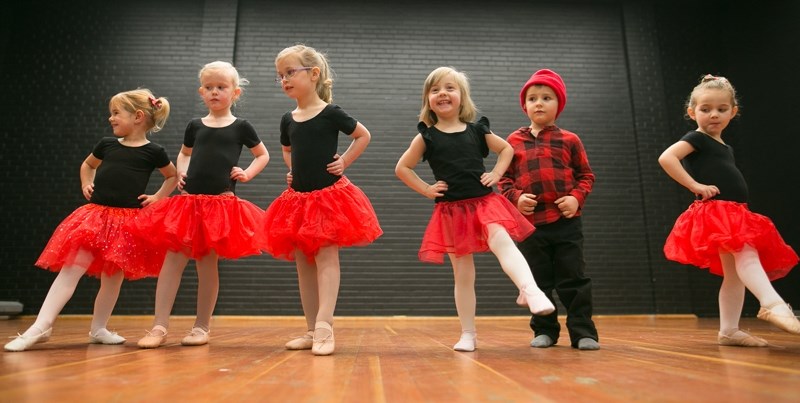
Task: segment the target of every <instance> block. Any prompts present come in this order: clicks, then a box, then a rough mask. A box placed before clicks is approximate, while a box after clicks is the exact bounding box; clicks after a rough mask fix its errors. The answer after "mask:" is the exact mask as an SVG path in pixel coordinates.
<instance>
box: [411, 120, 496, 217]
mask: <svg viewBox="0 0 800 403" xmlns="http://www.w3.org/2000/svg"><path fill="white" fill-rule="evenodd" d="M488 125H489V120H488V119H487V118H486V117H483V118H481V119H480V120H479V121H478V122H477V123H467V128H466V129H464V131H461V132H455V133H445V132H442V131H440V130H439V129H437V128H436V127H435V126H431V127H427V126H426V125H425V123H422V122H420V123H419V125H418V126H417V128H418V129H419V131H420V134H421V135H422V138H423V140H424V141H425V153H424V154H423V156H422V158H423V160H427V161H428V163H429V164H430V166H431V170H432V171H433V176H434V178H436V180H437V181H444V182H446V183H447V191H446V192H445V193H444V196H443V197H439V198H437V199H436V202H437V203H438V202H442V201H456V200H463V199H469V198H473V197H480V196H485V195H487V194H489V193H491V192H492V189H491V188H488V187H486V186H483V184H481V175H483V173H485V172H486V167H485V166H484V164H483V159H484V158H486V156H488V155H489V147H488V146H487V144H486V134H487V133H489V132H490V130H489V127H488Z"/></svg>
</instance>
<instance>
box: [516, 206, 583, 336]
mask: <svg viewBox="0 0 800 403" xmlns="http://www.w3.org/2000/svg"><path fill="white" fill-rule="evenodd" d="M518 246H519V250H520V251H521V252H522V254H523V255H524V256H525V260H527V261H528V265H530V266H531V271H532V272H533V278H534V279H536V283H537V284H538V285H539V288H541V289H542V291H544V293H545V295H547V298H549V299H550V301H553V290H555V291H556V293H558V298H559V299H560V300H561V302H562V303H563V304H564V307H566V308H567V330H568V331H569V338H570V342H571V344H572V347H577V346H578V340H580V339H582V338H585V337H588V338H590V339H594V340H595V341H598V338H597V328H596V327H595V326H594V322H593V321H592V280H591V279H589V278H588V277H586V276H584V274H583V271H584V268H585V267H586V262H585V261H584V260H583V224H582V222H581V217H575V218H571V219H569V218H561V219H560V220H558V221H556V222H554V223H552V224H545V225H537V226H536V231H534V233H533V235H531V236H529V237H528V238H527V239H525V240H524V241H522V242H520V243H519V244H518ZM553 304H554V305H555V301H553ZM531 329H533V332H534V334H535V335H536V336H539V335H542V334H545V335H548V336H550V338H552V339H553V341H554V342H557V341H558V336H559V333H560V331H561V325H560V324H559V323H558V308H556V311H555V312H553V313H551V314H550V315H546V316H535V315H534V316H531Z"/></svg>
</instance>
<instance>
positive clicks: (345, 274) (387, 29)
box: [0, 0, 800, 315]
mask: <svg viewBox="0 0 800 403" xmlns="http://www.w3.org/2000/svg"><path fill="white" fill-rule="evenodd" d="M15 3H16V4H13V5H11V6H10V7H9V6H7V7H6V10H7V13H4V23H3V24H0V26H2V28H0V30H2V31H0V33H2V34H3V35H2V39H0V41H2V42H0V54H2V59H0V80H2V83H3V84H4V85H3V87H4V91H3V96H2V97H0V121H2V122H3V125H2V129H0V138H1V139H2V144H3V147H2V150H3V151H2V152H3V155H2V161H0V164H2V167H3V168H4V169H2V171H0V172H2V173H0V175H2V184H3V190H4V191H3V197H2V213H1V215H0V217H1V219H2V222H0V244H2V249H0V266H1V267H2V269H0V300H19V301H21V302H23V303H24V304H25V312H26V313H31V314H32V313H36V312H37V311H38V309H39V306H40V305H41V302H42V300H43V299H44V296H45V294H46V292H47V289H48V288H49V286H50V284H51V282H52V279H53V278H54V274H53V273H49V272H46V271H44V270H39V269H36V268H34V267H33V262H34V261H35V260H36V258H37V256H38V254H39V253H40V252H41V250H42V248H43V246H44V245H45V243H46V242H47V240H48V238H49V237H50V235H51V233H52V231H53V230H54V229H55V227H56V226H57V225H58V223H59V222H60V221H61V220H62V219H63V218H64V217H66V216H67V215H68V214H69V213H70V212H71V211H72V210H74V209H75V208H76V207H77V206H79V205H80V204H82V203H83V202H84V201H83V200H82V197H81V194H80V182H79V178H78V168H79V166H80V163H81V162H82V161H83V159H84V158H85V157H86V155H87V154H88V153H89V152H90V151H91V149H92V146H93V145H94V144H95V143H96V142H97V140H98V139H99V138H100V137H102V136H108V135H111V131H110V130H109V127H108V123H107V120H106V119H107V116H108V112H107V102H108V99H109V98H110V97H111V96H112V95H113V94H115V93H117V92H119V91H124V90H128V89H132V88H136V87H147V88H150V89H151V90H153V91H154V92H155V93H156V94H157V95H159V96H166V97H168V98H169V99H170V101H171V104H172V115H171V117H170V120H169V121H168V123H167V126H166V128H165V129H164V130H163V131H162V132H160V133H158V134H156V135H155V136H154V137H153V138H152V140H153V141H155V142H158V143H161V144H162V145H164V146H166V147H167V149H168V151H169V153H170V156H171V157H172V158H173V159H174V158H175V156H176V155H177V152H178V150H179V147H180V143H181V140H182V136H183V129H184V127H185V124H186V122H188V120H189V119H190V118H192V117H197V116H201V115H202V114H204V113H205V111H204V108H203V105H202V102H201V101H200V99H199V96H198V95H197V92H196V89H197V87H198V83H197V71H198V70H199V68H200V67H201V66H202V65H203V64H204V63H207V62H209V61H213V60H217V59H221V60H228V61H232V62H233V63H234V64H235V65H236V66H237V67H238V68H239V71H240V73H241V74H242V75H243V76H244V77H247V78H248V79H249V80H250V82H251V84H250V85H249V86H248V87H247V88H246V89H245V95H244V97H243V100H242V101H241V102H240V103H239V104H238V106H237V107H236V110H235V114H236V115H237V116H240V117H243V118H246V119H248V120H250V121H251V122H252V123H253V124H254V126H255V127H256V129H257V130H258V131H259V134H260V135H261V138H262V140H263V141H264V143H265V144H266V146H267V148H268V149H269V151H270V152H271V155H272V160H271V162H270V164H269V165H268V166H267V168H266V169H265V171H264V172H263V173H262V174H261V175H260V176H259V177H257V178H256V179H255V180H253V181H252V182H250V183H247V184H243V185H242V186H240V187H238V188H237V190H238V191H239V196H240V197H243V198H245V199H248V200H250V201H252V202H254V203H256V204H257V205H259V206H261V207H263V208H266V207H267V206H268V205H269V203H270V202H271V201H272V199H274V198H275V197H276V196H277V195H278V194H279V193H280V191H281V190H282V189H283V188H284V187H285V182H284V180H283V177H284V175H285V172H286V169H285V166H283V163H282V160H281V157H280V145H279V141H278V122H279V119H280V116H281V115H282V113H284V112H285V111H286V110H288V109H290V108H292V107H293V101H292V100H290V99H288V98H287V97H286V96H285V95H283V93H282V92H281V91H280V89H279V88H276V87H275V86H274V83H273V82H272V79H273V77H274V76H275V71H274V64H273V61H274V57H275V54H276V53H277V52H278V51H279V50H280V49H282V48H284V47H286V46H289V45H292V44H295V43H298V42H303V43H306V44H309V45H311V46H314V47H316V48H318V49H320V50H323V51H325V52H327V53H328V56H329V58H330V62H331V66H332V67H333V69H334V70H335V72H336V74H337V76H336V82H335V85H334V102H335V103H337V104H339V105H340V106H342V107H343V108H344V109H345V110H347V111H348V112H349V113H350V114H351V115H353V116H354V117H356V118H357V119H359V120H360V121H361V122H362V123H364V125H365V126H366V127H367V128H369V129H370V131H371V132H372V135H373V137H372V138H373V141H372V143H371V144H370V147H369V148H368V150H367V152H366V153H365V154H364V155H363V156H362V157H361V159H359V161H358V162H357V163H356V164H355V165H354V166H353V167H352V168H351V169H350V170H349V171H348V176H349V177H350V178H351V179H352V180H353V181H354V182H355V183H357V184H358V185H359V186H360V187H361V188H362V189H363V190H364V191H365V192H366V193H367V194H368V195H369V197H370V198H371V200H372V201H373V204H374V206H375V208H376V210H377V213H378V216H379V218H380V220H381V224H382V226H383V229H384V232H385V234H384V236H383V237H382V238H380V239H379V240H378V241H377V242H376V243H374V244H373V245H370V246H368V247H365V248H354V249H347V250H344V251H343V252H342V254H341V258H342V289H341V293H340V298H339V305H338V309H337V314H339V315H454V314H455V309H454V306H453V302H452V270H451V269H450V267H449V265H443V266H436V265H428V264H422V263H420V262H418V261H417V259H416V252H417V247H418V246H419V242H420V239H421V236H422V233H423V231H424V228H425V224H426V223H427V219H428V217H429V215H430V211H431V210H432V203H431V202H430V201H429V200H427V199H425V198H423V197H421V196H419V195H417V194H416V193H414V192H413V191H411V190H410V189H408V188H406V187H405V186H404V185H403V184H402V183H401V182H400V181H399V180H397V179H396V178H395V176H394V172H393V169H394V165H395V163H396V161H397V158H398V157H399V156H400V154H402V152H403V151H404V150H405V148H406V147H407V146H408V144H409V142H410V140H411V138H412V137H413V136H414V135H415V134H416V132H415V125H416V121H417V113H418V111H419V106H420V100H421V88H422V82H423V80H424V79H425V77H426V76H427V74H428V73H429V72H430V71H431V70H432V69H434V68H435V67H438V66H442V65H450V66H454V67H456V68H458V69H460V70H463V71H465V72H466V73H467V74H468V75H469V76H470V77H471V81H472V87H473V99H474V100H475V102H476V103H477V105H478V106H479V108H480V109H481V111H482V113H483V114H484V115H486V116H488V117H489V118H490V120H491V121H492V129H493V130H494V132H495V133H497V134H499V135H501V136H505V135H507V134H508V133H510V132H511V131H513V130H514V129H516V128H518V127H520V126H523V125H526V124H527V123H526V116H525V115H524V114H523V113H522V111H521V110H520V109H519V105H518V97H517V94H518V91H519V88H520V87H521V85H522V84H523V83H524V82H525V81H526V80H527V78H528V77H529V76H530V74H531V73H532V72H533V71H535V70H537V69H539V68H543V67H548V68H552V69H554V70H556V71H558V72H559V73H560V74H561V75H562V76H563V77H564V79H565V81H566V84H567V90H568V98H569V101H568V104H567V106H566V110H565V111H564V113H563V114H562V115H561V117H560V119H559V122H558V123H559V125H560V126H562V127H564V128H566V129H569V130H572V131H574V132H576V133H578V134H579V135H580V136H581V138H582V139H583V141H584V143H585V145H586V148H587V152H588V154H589V159H590V162H591V163H592V166H593V168H594V170H595V172H596V174H597V178H598V179H597V182H596V185H595V190H594V192H593V193H592V195H591V196H590V197H589V199H588V203H587V205H586V208H585V213H584V214H585V215H584V225H585V235H586V257H587V263H588V274H589V275H590V276H591V277H592V278H593V280H594V286H595V288H594V300H595V308H596V309H595V312H596V313H597V314H647V313H697V314H699V315H715V314H716V303H717V302H716V293H717V289H718V287H719V282H720V281H719V280H720V279H719V278H718V277H714V276H712V275H709V274H708V273H707V272H704V271H700V270H697V269H695V268H688V267H684V266H680V265H677V264H673V263H670V262H667V261H666V260H665V259H664V258H663V254H662V253H661V246H662V245H663V242H664V239H665V238H666V234H667V233H668V232H669V229H670V228H671V225H672V223H673V222H674V219H675V218H676V217H677V215H678V214H679V213H680V212H681V211H682V210H683V209H684V208H685V207H686V205H688V203H689V202H690V201H691V196H690V195H689V194H687V192H686V191H685V190H683V189H681V188H680V187H679V186H678V185H677V184H675V183H674V182H672V181H671V180H670V179H669V178H668V177H667V176H666V174H664V173H663V172H662V171H661V169H660V167H659V166H658V164H657V162H656V158H657V157H658V155H659V154H660V153H661V151H663V150H664V148H666V147H667V146H669V145H670V144H671V143H673V142H674V141H676V140H677V139H678V138H679V137H680V136H681V135H682V134H683V133H684V132H685V131H686V130H688V129H691V128H692V126H691V125H690V124H689V122H687V121H685V120H684V118H683V113H684V111H683V101H684V98H685V97H686V96H687V95H688V93H689V92H690V90H691V88H692V87H693V86H694V85H695V84H696V82H697V79H698V78H699V77H700V76H701V75H702V74H705V73H714V74H722V75H726V76H728V77H729V78H730V79H731V80H732V82H733V83H734V85H736V86H737V89H738V90H739V93H740V98H741V102H742V106H743V107H742V110H741V112H742V116H741V118H740V119H738V120H737V121H736V122H735V123H733V124H732V126H731V127H730V129H728V131H726V140H727V141H729V142H730V143H731V144H733V145H734V147H735V148H736V151H737V158H738V161H739V163H740V165H741V167H742V170H743V171H744V172H745V175H746V177H747V180H748V183H749V184H750V187H751V196H752V203H751V208H752V209H753V210H754V211H757V212H760V213H763V214H766V215H768V216H770V217H771V218H773V220H774V221H775V223H776V225H777V226H778V228H779V230H780V231H781V233H782V234H783V236H784V238H785V239H786V241H787V242H788V243H790V244H791V245H792V246H793V247H794V248H795V249H796V250H800V231H798V228H800V225H798V218H797V215H796V214H793V212H792V210H791V208H792V207H793V204H795V202H796V201H797V200H798V192H797V191H796V190H795V189H794V186H793V185H794V184H795V183H796V182H797V180H796V179H795V178H796V177H797V174H798V168H797V166H796V164H792V163H790V161H791V158H793V157H794V155H793V153H794V152H795V150H797V149H798V147H797V145H798V140H797V134H796V133H794V132H795V131H796V129H795V128H794V126H793V124H792V123H793V122H792V119H791V118H792V116H791V105H792V104H793V103H792V101H793V100H794V95H795V94H797V89H798V86H797V84H796V83H795V81H796V80H794V78H793V74H792V73H794V71H792V70H793V69H794V68H795V66H796V65H797V64H796V56H795V54H796V53H797V50H798V49H800V46H798V38H800V35H798V34H800V33H798V28H797V26H796V23H795V21H796V20H797V17H798V16H799V15H800V9H798V5H796V4H795V3H793V2H790V1H785V2H774V3H769V4H765V5H760V6H759V8H758V9H743V8H734V7H732V6H727V3H725V2H712V3H709V4H704V5H703V6H702V7H704V8H703V9H700V8H699V7H700V6H698V5H697V3H686V4H681V3H678V7H676V6H675V4H676V3H674V2H670V3H664V4H665V5H661V4H660V3H639V2H630V3H628V2H616V1H606V2H559V3H558V4H553V3H552V2H531V1H517V0H512V1H508V2H498V3H493V4H491V6H490V7H489V6H487V4H486V3H485V2H478V1H472V0H466V1H459V2H452V4H451V3H450V2H423V1H418V0H412V1H407V2H402V3H399V2H385V3H383V2H373V3H365V2H360V1H355V0H345V1H338V2H317V1H313V0H312V1H306V2H294V3H286V2H260V1H253V0H250V1H248V0H240V1H236V0H224V1H207V2H203V1H199V0H198V1H191V0H180V1H178V0H169V1H154V0H152V1H150V0H145V1H140V2H137V3H136V5H135V6H132V7H126V8H125V9H124V12H122V11H121V10H120V9H119V8H118V7H116V6H113V5H110V4H108V3H107V2H100V1H96V2H91V1H85V2H72V3H64V4H59V5H55V6H54V5H52V4H50V2H43V1H37V0H34V1H30V2H25V3H23V2H15ZM454 5H456V6H455V7H454ZM790 97H791V98H790ZM787 112H788V113H787ZM343 137H344V136H343ZM341 145H342V147H346V145H347V139H346V138H343V139H342V142H341ZM247 154H248V153H247V152H245V153H244V154H243V158H242V161H241V164H242V165H246V164H248V163H249V159H248V158H247V157H246V156H247ZM492 163H493V160H490V161H487V164H492ZM418 173H419V174H420V175H421V176H423V177H425V178H430V172H429V169H428V168H427V165H426V164H420V165H419V169H418ZM156 179H157V178H156V177H155V176H154V181H153V183H151V187H152V188H155V187H157V181H156ZM476 264H477V266H478V280H477V289H478V313H479V314H483V315H504V314H523V313H524V310H521V309H518V308H516V307H515V306H514V304H513V300H514V297H515V294H516V292H515V290H514V286H513V284H512V283H511V281H510V280H509V279H508V278H507V277H505V275H504V274H503V273H502V271H501V270H500V268H499V265H498V264H497V262H496V259H495V258H494V257H493V256H492V255H491V254H485V255H480V256H478V258H477V259H476ZM220 277H221V292H220V299H219V303H218V305H217V310H216V312H217V313H218V314H236V315H300V314H302V311H301V309H300V303H299V297H298V292H297V283H296V274H295V271H294V267H293V265H292V264H290V263H288V262H281V261H277V260H274V259H272V258H271V257H268V256H260V257H251V258H246V259H241V260H237V261H223V262H222V263H221V268H220ZM798 285H800V274H799V273H797V271H795V272H793V273H791V274H790V275H789V276H788V277H787V278H785V279H782V280H779V281H776V282H775V286H776V288H778V290H779V292H780V293H781V294H782V295H783V296H784V297H785V298H787V300H789V302H792V303H793V304H795V305H799V306H800V295H799V294H800V293H798V291H797V290H798ZM97 286H98V282H97V281H96V280H95V279H90V278H88V279H84V280H83V281H82V282H81V284H80V285H79V287H78V290H77V292H76V294H75V296H74V297H73V299H72V301H70V303H69V304H68V305H67V307H66V308H65V310H64V313H89V312H91V306H92V301H93V298H94V295H95V293H96V290H97ZM195 287H196V276H195V274H194V268H193V266H192V265H191V264H190V266H189V267H188V268H187V270H186V272H185V275H184V281H183V284H182V288H181V290H180V293H179V296H178V300H177V302H176V305H175V313H177V314H193V313H194V304H195V302H194V301H195V290H196V288H195ZM154 292H155V280H154V279H147V280H141V281H136V282H127V283H125V284H124V286H123V290H122V295H121V297H120V300H119V303H118V305H117V309H116V311H115V312H116V313H119V314H149V313H152V310H153V308H152V305H153V301H154ZM755 306H756V305H755V303H754V301H752V298H751V299H749V300H748V307H747V309H746V310H745V312H746V314H750V315H752V314H754V313H755Z"/></svg>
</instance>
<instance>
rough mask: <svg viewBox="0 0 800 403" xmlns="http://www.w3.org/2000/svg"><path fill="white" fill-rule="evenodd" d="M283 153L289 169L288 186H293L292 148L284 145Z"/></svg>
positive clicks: (282, 147) (287, 175)
mask: <svg viewBox="0 0 800 403" xmlns="http://www.w3.org/2000/svg"><path fill="white" fill-rule="evenodd" d="M281 152H282V153H283V162H284V163H285V164H286V167H287V168H289V172H288V173H287V174H286V184H287V185H289V186H292V147H291V146H284V145H282V146H281Z"/></svg>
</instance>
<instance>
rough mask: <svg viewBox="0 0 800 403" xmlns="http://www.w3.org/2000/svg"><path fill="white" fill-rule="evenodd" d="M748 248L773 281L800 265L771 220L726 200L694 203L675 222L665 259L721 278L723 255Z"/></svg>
mask: <svg viewBox="0 0 800 403" xmlns="http://www.w3.org/2000/svg"><path fill="white" fill-rule="evenodd" d="M745 244H747V245H750V246H752V247H753V248H755V249H756V250H757V251H758V257H759V259H760V260H761V265H762V266H763V267H764V271H765V272H766V273H767V277H769V279H770V280H775V279H779V278H781V277H783V276H785V275H786V274H788V273H789V271H790V270H792V268H793V267H794V266H795V265H796V264H797V262H798V257H797V253H795V251H794V250H793V249H792V247H791V246H789V245H787V244H786V242H784V241H783V238H781V235H780V234H779V233H778V230H777V229H776V228H775V225H774V224H773V223H772V221H771V220H770V219H769V218H767V217H765V216H763V215H760V214H756V213H753V212H751V211H750V210H749V209H748V208H747V204H744V203H736V202H731V201H723V200H707V201H695V202H694V203H692V205H690V206H689V208H688V209H687V210H686V211H685V212H683V213H682V214H681V215H680V216H679V217H678V220H677V221H675V226H674V227H673V228H672V232H670V234H669V236H668V237H667V242H666V243H665V244H664V255H666V257H667V259H669V260H674V261H676V262H679V263H683V264H690V265H694V266H697V267H700V268H703V269H709V271H711V273H714V274H716V275H719V276H722V275H723V274H724V273H723V270H722V263H721V262H720V258H719V253H720V251H723V252H738V251H740V250H742V248H743V247H744V245H745Z"/></svg>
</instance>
